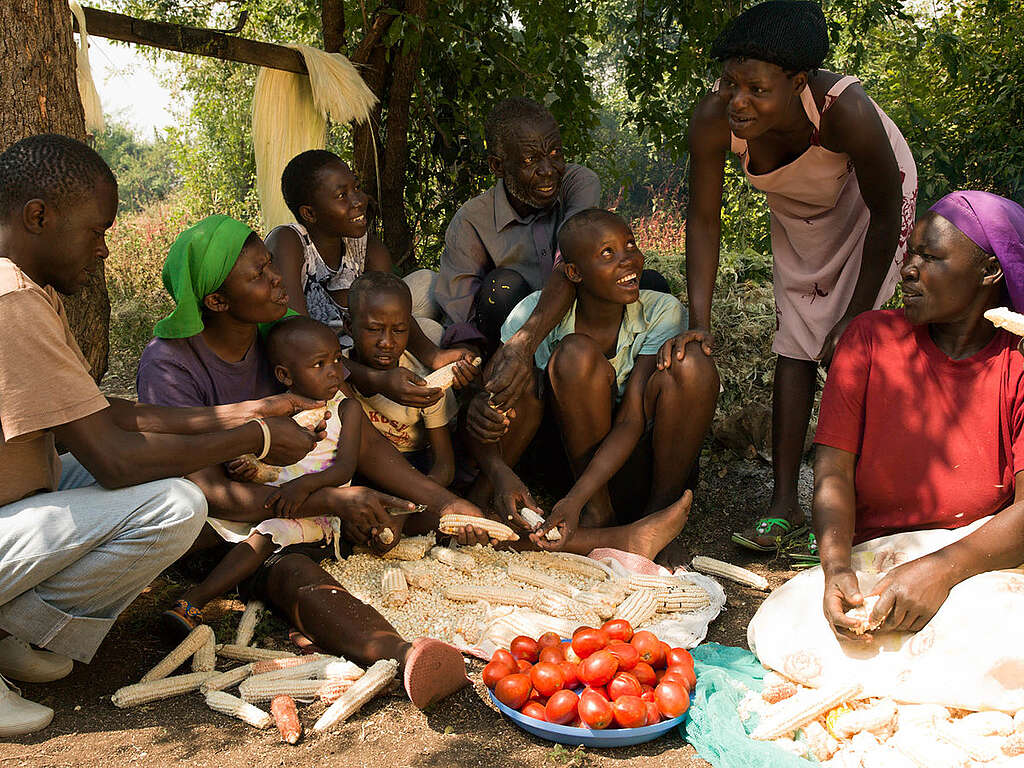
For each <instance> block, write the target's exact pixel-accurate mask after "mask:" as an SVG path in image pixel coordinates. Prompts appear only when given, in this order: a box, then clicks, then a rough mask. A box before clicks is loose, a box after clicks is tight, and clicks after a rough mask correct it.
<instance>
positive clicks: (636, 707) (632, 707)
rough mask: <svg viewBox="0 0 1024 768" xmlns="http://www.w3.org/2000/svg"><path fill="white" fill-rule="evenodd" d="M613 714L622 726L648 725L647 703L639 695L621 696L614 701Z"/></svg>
mask: <svg viewBox="0 0 1024 768" xmlns="http://www.w3.org/2000/svg"><path fill="white" fill-rule="evenodd" d="M612 714H613V715H614V717H615V723H616V725H618V726H619V727H620V728H642V727H644V726H645V725H647V704H646V703H644V702H643V701H642V700H641V699H640V697H639V696H620V697H619V698H617V699H616V700H615V701H613V702H612Z"/></svg>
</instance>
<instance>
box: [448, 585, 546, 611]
mask: <svg viewBox="0 0 1024 768" xmlns="http://www.w3.org/2000/svg"><path fill="white" fill-rule="evenodd" d="M444 596H445V597H446V598H448V599H449V600H454V601H455V602H457V603H475V602H477V601H478V600H483V601H484V602H487V603H490V604H491V605H518V606H522V607H525V606H528V605H532V604H533V595H532V594H531V593H530V592H527V591H526V590H525V589H516V588H515V587H488V586H484V585H476V584H451V585H449V586H447V587H445V589H444Z"/></svg>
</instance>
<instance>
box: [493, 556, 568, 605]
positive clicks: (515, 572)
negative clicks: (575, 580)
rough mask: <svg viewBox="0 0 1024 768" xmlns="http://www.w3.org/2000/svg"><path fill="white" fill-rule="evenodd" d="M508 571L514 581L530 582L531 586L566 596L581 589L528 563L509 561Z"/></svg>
mask: <svg viewBox="0 0 1024 768" xmlns="http://www.w3.org/2000/svg"><path fill="white" fill-rule="evenodd" d="M506 573H508V577H509V578H510V579H512V581H518V582H521V583H523V584H529V585H530V586H532V587H537V588H538V589H546V590H550V591H552V592H558V593H559V594H561V595H565V596H566V597H572V596H574V595H575V594H577V593H578V592H579V590H578V589H576V588H575V587H574V586H572V585H571V584H566V583H565V582H564V581H562V580H561V579H558V578H555V577H554V576H551V575H550V574H547V573H544V571H538V570H537V569H536V568H530V567H529V566H526V565H519V564H518V563H509V566H508V568H507V569H506Z"/></svg>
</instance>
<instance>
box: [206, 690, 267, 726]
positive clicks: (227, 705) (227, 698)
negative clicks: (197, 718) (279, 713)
mask: <svg viewBox="0 0 1024 768" xmlns="http://www.w3.org/2000/svg"><path fill="white" fill-rule="evenodd" d="M206 706H208V707H209V708H210V709H212V710H214V711H216V712H220V713H222V714H225V715H229V716H231V717H237V718H238V719H239V720H242V721H244V722H246V723H248V724H249V725H251V726H252V727H253V728H269V727H270V726H271V725H273V723H274V718H272V717H271V716H270V715H269V714H268V713H267V712H264V711H263V710H262V709H260V708H258V707H254V706H253V705H252V704H250V703H249V702H247V701H242V700H241V699H240V698H238V697H237V696H232V695H231V694H230V693H224V692H223V691H210V692H209V693H207V694H206Z"/></svg>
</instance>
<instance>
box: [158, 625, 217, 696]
mask: <svg viewBox="0 0 1024 768" xmlns="http://www.w3.org/2000/svg"><path fill="white" fill-rule="evenodd" d="M211 641H212V642H215V639H214V636H213V630H212V629H210V625H209V624H200V625H199V626H198V627H196V628H195V629H193V630H192V631H191V632H189V633H188V636H187V637H186V638H185V639H184V640H182V641H181V642H180V643H179V644H178V646H177V647H176V648H175V649H174V650H172V651H171V652H170V653H168V654H167V655H166V656H164V657H163V659H161V660H160V661H159V663H157V665H156V666H155V667H153V668H152V669H151V670H149V672H147V673H146V674H144V675H143V676H142V679H141V680H140V681H139V682H140V683H148V682H149V681H150V680H159V679H161V678H164V677H167V676H168V675H169V674H171V672H173V671H174V670H176V669H177V668H178V667H180V666H181V665H182V664H184V663H185V662H186V661H188V659H189V658H190V657H191V656H192V655H193V654H194V653H195V652H196V651H198V650H199V649H200V648H202V647H203V646H204V645H206V644H207V643H208V642H211ZM211 668H212V667H211Z"/></svg>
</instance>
